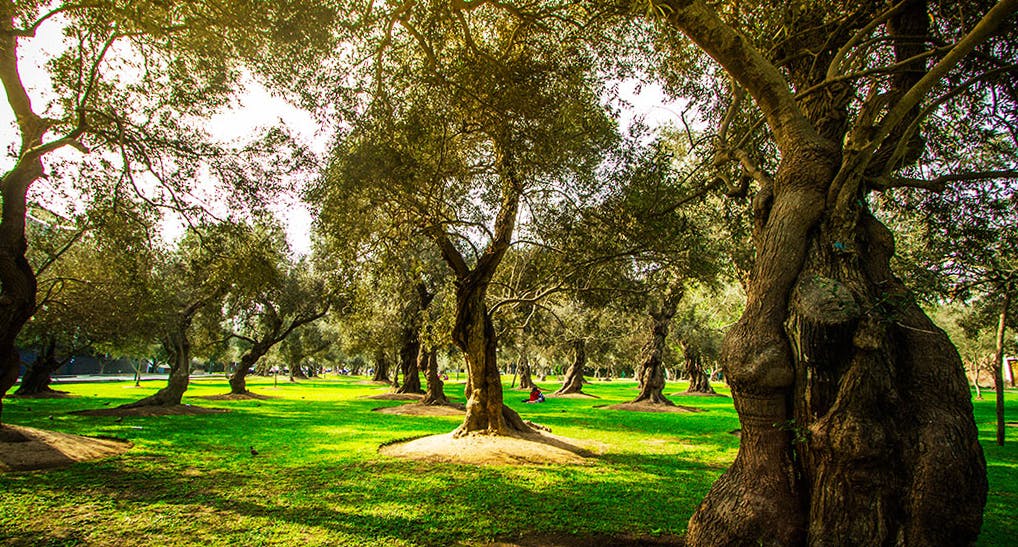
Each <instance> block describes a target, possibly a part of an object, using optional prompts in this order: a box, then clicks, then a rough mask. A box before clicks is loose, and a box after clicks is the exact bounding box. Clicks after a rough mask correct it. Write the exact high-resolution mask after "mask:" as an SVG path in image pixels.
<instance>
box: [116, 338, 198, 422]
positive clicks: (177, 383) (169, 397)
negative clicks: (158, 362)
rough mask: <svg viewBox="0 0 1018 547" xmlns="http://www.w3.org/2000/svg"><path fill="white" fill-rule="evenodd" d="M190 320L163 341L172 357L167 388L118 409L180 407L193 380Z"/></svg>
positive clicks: (164, 346)
mask: <svg viewBox="0 0 1018 547" xmlns="http://www.w3.org/2000/svg"><path fill="white" fill-rule="evenodd" d="M190 324H191V322H190V320H188V321H185V322H184V323H183V324H181V325H178V328H176V329H175V330H173V331H172V332H170V334H168V335H167V336H166V338H164V339H163V348H164V349H165V350H166V353H167V355H169V357H170V377H169V378H168V379H167V383H166V387H164V388H162V389H160V390H159V391H157V392H156V393H155V394H154V395H151V396H149V397H145V398H144V399H142V400H140V401H135V402H133V403H128V404H125V405H120V406H119V407H117V408H141V407H146V406H174V405H179V404H180V401H181V400H182V399H183V397H184V392H185V391H187V386H188V384H189V383H190V380H191V341H190V339H188V337H187V329H188V327H190Z"/></svg>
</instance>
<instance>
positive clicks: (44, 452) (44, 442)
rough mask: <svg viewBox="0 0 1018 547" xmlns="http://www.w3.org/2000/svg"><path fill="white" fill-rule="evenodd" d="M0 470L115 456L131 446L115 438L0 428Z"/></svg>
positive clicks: (7, 470) (16, 427)
mask: <svg viewBox="0 0 1018 547" xmlns="http://www.w3.org/2000/svg"><path fill="white" fill-rule="evenodd" d="M0 432H3V434H2V435H0V472H9V471H31V470H33V469H51V468H54V467H63V466H65V465H70V464H72V463H76V462H85V461H92V460H99V459H102V458H109V457H111V456H118V455H120V454H123V453H124V452H127V450H128V449H130V448H131V447H132V446H134V445H133V444H132V443H131V442H129V441H124V440H119V439H97V438H94V437H82V436H80V435H71V434H68V433H58V432H56V431H44V430H42V429H35V428H31V427H21V426H17V425H6V426H4V427H3V428H0Z"/></svg>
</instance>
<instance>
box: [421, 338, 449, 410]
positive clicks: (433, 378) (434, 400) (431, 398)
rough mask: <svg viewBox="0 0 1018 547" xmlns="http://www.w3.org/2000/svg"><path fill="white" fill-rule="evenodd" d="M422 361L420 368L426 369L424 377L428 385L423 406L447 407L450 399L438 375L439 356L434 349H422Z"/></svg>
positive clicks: (422, 401)
mask: <svg viewBox="0 0 1018 547" xmlns="http://www.w3.org/2000/svg"><path fill="white" fill-rule="evenodd" d="M420 356H421V360H420V364H419V365H418V368H423V369H424V377H425V379H426V380H427V383H428V390H427V391H425V392H424V398H422V399H421V404H424V405H447V404H449V398H448V397H446V395H445V383H444V382H442V378H441V377H440V376H439V374H438V355H437V353H436V352H435V350H433V349H423V348H422V349H421V352H420Z"/></svg>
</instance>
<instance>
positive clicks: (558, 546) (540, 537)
mask: <svg viewBox="0 0 1018 547" xmlns="http://www.w3.org/2000/svg"><path fill="white" fill-rule="evenodd" d="M685 544H686V540H685V537H684V536H675V535H669V534H663V535H660V536H646V535H630V534H626V535H618V536H609V535H604V534H589V535H571V534H553V533H534V534H528V535H526V536H523V537H520V538H512V539H504V540H502V541H498V542H495V543H488V544H485V545H484V547H588V546H590V545H612V546H615V547H683V546H684V545H685Z"/></svg>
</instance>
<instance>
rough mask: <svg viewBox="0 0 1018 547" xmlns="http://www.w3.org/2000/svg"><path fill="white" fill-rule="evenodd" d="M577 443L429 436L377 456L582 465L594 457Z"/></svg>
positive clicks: (536, 436) (542, 437) (548, 438)
mask: <svg viewBox="0 0 1018 547" xmlns="http://www.w3.org/2000/svg"><path fill="white" fill-rule="evenodd" d="M583 444H587V443H581V442H580V441H577V440H574V439H567V438H565V437H559V436H557V435H551V434H549V433H544V432H538V431H534V432H533V433H527V434H525V435H519V436H515V437H508V436H495V435H481V434H476V435H466V436H463V437H458V438H453V436H452V433H446V434H445V435H432V436H430V437H421V438H419V439H413V440H410V441H403V442H399V441H397V442H395V443H392V444H387V445H383V446H382V447H380V448H379V449H378V453H379V454H382V455H384V456H392V457H395V458H406V459H411V460H421V461H427V462H442V463H465V464H471V465H545V464H584V463H586V462H587V460H588V458H591V457H594V456H595V454H594V453H593V452H591V451H590V450H588V447H585V446H583Z"/></svg>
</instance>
